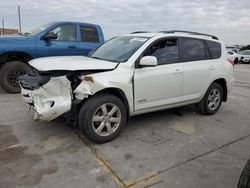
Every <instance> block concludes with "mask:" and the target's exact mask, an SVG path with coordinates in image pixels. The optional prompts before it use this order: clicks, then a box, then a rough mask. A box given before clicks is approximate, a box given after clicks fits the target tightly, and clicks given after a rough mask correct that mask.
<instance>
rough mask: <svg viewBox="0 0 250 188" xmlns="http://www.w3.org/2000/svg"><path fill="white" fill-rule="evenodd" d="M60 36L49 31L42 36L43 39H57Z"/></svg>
mask: <svg viewBox="0 0 250 188" xmlns="http://www.w3.org/2000/svg"><path fill="white" fill-rule="evenodd" d="M57 38H58V35H57V34H56V33H48V34H45V35H43V36H42V37H41V40H45V41H47V40H52V39H57Z"/></svg>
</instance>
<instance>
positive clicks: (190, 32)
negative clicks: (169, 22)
mask: <svg viewBox="0 0 250 188" xmlns="http://www.w3.org/2000/svg"><path fill="white" fill-rule="evenodd" d="M160 32H161V33H188V34H191V35H204V36H207V37H211V38H212V39H215V40H219V38H218V37H216V36H214V35H209V34H205V33H197V32H193V31H184V30H171V31H160Z"/></svg>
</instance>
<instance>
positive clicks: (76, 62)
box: [29, 56, 118, 71]
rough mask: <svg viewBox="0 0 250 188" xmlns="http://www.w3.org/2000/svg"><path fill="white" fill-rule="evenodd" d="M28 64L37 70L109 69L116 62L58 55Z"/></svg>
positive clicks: (112, 67) (114, 65)
mask: <svg viewBox="0 0 250 188" xmlns="http://www.w3.org/2000/svg"><path fill="white" fill-rule="evenodd" d="M29 64H30V65H31V66H32V67H34V68H35V69H37V70H38V71H52V70H69V71H76V70H110V69H114V68H115V67H116V65H117V64H118V63H115V62H109V61H104V60H99V59H94V58H90V57H85V56H60V57H45V58H38V59H34V60H32V61H30V62H29Z"/></svg>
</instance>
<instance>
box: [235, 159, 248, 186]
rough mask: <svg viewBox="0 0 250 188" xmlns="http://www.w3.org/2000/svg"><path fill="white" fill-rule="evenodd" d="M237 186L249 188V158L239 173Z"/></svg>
mask: <svg viewBox="0 0 250 188" xmlns="http://www.w3.org/2000/svg"><path fill="white" fill-rule="evenodd" d="M237 188H250V159H249V160H248V161H247V164H246V166H245V167H244V169H243V171H242V173H241V176H240V179H239V182H238V185H237Z"/></svg>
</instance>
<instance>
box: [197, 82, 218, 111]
mask: <svg viewBox="0 0 250 188" xmlns="http://www.w3.org/2000/svg"><path fill="white" fill-rule="evenodd" d="M222 99H223V90H222V87H221V85H220V84H218V83H212V84H211V85H210V86H209V88H208V90H207V92H206V94H205V96H204V97H203V99H202V100H201V101H200V103H199V104H198V107H199V111H200V112H201V113H202V114H204V115H212V114H215V113H216V112H217V111H218V110H219V108H220V106H221V103H222Z"/></svg>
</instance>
